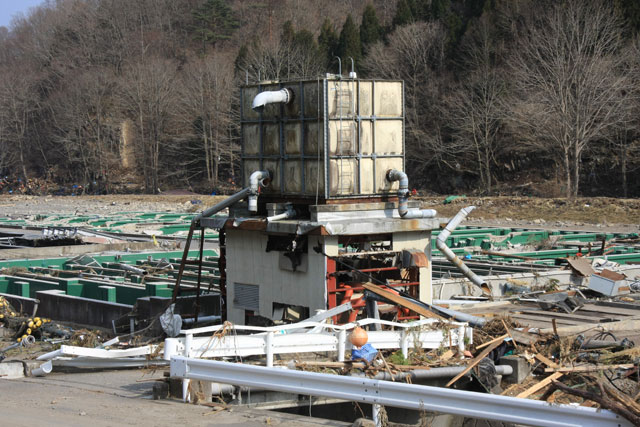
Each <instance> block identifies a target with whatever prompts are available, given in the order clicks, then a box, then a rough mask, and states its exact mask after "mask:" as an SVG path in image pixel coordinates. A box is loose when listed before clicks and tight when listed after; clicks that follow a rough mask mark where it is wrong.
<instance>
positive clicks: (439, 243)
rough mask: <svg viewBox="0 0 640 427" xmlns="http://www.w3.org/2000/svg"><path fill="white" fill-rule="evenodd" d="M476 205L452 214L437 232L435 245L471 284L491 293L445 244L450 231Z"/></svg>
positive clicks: (483, 282) (484, 283)
mask: <svg viewBox="0 0 640 427" xmlns="http://www.w3.org/2000/svg"><path fill="white" fill-rule="evenodd" d="M475 208H476V207H475V206H467V207H466V208H462V209H460V212H458V213H457V214H456V216H454V217H453V218H452V219H451V221H449V223H448V224H447V226H446V227H445V228H444V230H442V231H441V232H440V234H438V238H437V239H436V247H437V248H438V250H439V251H440V252H442V254H443V255H444V256H445V258H447V259H448V260H449V261H450V262H451V263H452V264H453V265H455V266H456V267H458V269H459V270H460V271H462V274H464V275H465V277H467V278H468V279H469V280H471V282H472V283H473V284H475V285H476V286H479V287H480V289H482V292H484V293H488V294H491V290H490V289H489V286H488V285H487V283H486V282H485V281H484V280H482V279H481V278H480V277H479V276H478V275H477V274H475V273H474V272H473V271H471V269H470V268H469V267H467V266H466V265H465V264H464V262H462V260H461V259H460V258H458V256H457V255H456V254H454V253H453V251H452V250H451V249H450V248H449V246H447V244H446V241H447V239H448V238H449V236H450V235H451V232H452V231H453V230H455V229H456V227H457V226H458V225H459V224H460V223H461V222H462V220H464V219H465V218H466V217H467V215H469V214H470V213H471V211H473V210H474V209H475Z"/></svg>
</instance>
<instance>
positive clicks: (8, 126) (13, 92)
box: [0, 70, 40, 179]
mask: <svg viewBox="0 0 640 427" xmlns="http://www.w3.org/2000/svg"><path fill="white" fill-rule="evenodd" d="M1 74H2V75H3V78H2V79H0V109H1V110H3V119H4V120H3V121H4V128H5V132H4V135H5V140H6V141H7V142H8V146H9V149H10V151H13V152H14V153H15V157H16V158H17V159H18V162H19V168H20V172H21V175H22V177H23V178H24V179H27V178H28V177H29V174H28V167H27V166H28V163H29V151H30V148H31V147H30V139H29V132H30V131H31V130H32V127H33V116H34V114H35V113H36V111H37V110H38V109H39V108H40V106H39V103H38V102H39V98H38V94H37V87H36V86H35V84H34V81H33V79H32V76H29V75H27V74H24V73H23V74H20V73H14V72H11V71H10V70H7V72H3V73H1Z"/></svg>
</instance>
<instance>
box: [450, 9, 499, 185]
mask: <svg viewBox="0 0 640 427" xmlns="http://www.w3.org/2000/svg"><path fill="white" fill-rule="evenodd" d="M472 31H473V33H472V36H471V37H470V38H469V39H468V40H466V41H465V45H464V46H465V48H464V54H465V56H464V62H463V69H464V70H467V73H466V74H465V75H464V76H463V78H462V82H461V84H460V85H459V88H458V90H457V91H456V93H455V95H454V96H452V97H451V98H450V103H449V104H450V110H449V111H450V114H451V116H450V125H451V127H452V128H453V131H454V137H455V138H457V139H458V140H459V141H460V142H461V143H462V144H463V145H465V146H467V147H473V158H474V159H475V164H476V171H477V174H478V175H479V176H480V181H481V182H482V186H483V187H484V191H485V192H487V193H490V192H491V188H492V184H493V165H494V164H495V156H496V153H497V151H498V150H499V132H500V129H501V127H502V122H503V117H504V105H503V103H502V98H503V97H504V95H505V90H506V88H505V84H504V79H503V76H501V75H500V73H499V71H498V69H497V68H496V65H495V64H494V58H495V56H496V54H497V52H496V46H495V44H494V43H495V42H494V39H493V34H492V31H493V26H492V23H491V22H490V21H489V19H488V18H487V16H486V15H485V16H483V17H482V18H480V20H479V21H478V22H477V26H476V27H475V28H474V29H473V30H472Z"/></svg>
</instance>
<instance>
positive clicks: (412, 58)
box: [363, 22, 465, 183]
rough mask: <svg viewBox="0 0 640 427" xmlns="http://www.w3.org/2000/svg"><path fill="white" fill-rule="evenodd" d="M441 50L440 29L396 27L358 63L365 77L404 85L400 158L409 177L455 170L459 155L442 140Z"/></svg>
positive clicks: (430, 25) (442, 32)
mask: <svg viewBox="0 0 640 427" xmlns="http://www.w3.org/2000/svg"><path fill="white" fill-rule="evenodd" d="M445 51H446V32H445V29H444V28H443V27H442V26H441V25H440V24H439V23H435V22H433V23H424V22H420V23H415V24H411V25H407V26H404V27H399V28H398V29H397V30H396V31H395V32H394V33H393V34H391V36H390V37H389V43H388V44H387V45H385V44H384V43H382V42H378V43H375V44H373V45H372V46H371V48H370V49H369V52H368V54H367V56H366V58H365V59H364V61H363V66H364V67H365V69H366V71H367V72H368V73H369V74H370V75H372V76H376V77H382V78H389V79H401V80H404V82H405V109H406V111H405V118H406V131H405V136H406V145H405V146H406V158H407V164H408V168H410V169H411V172H412V173H413V175H414V176H424V174H425V173H426V172H427V171H428V170H429V169H432V168H433V167H439V166H440V165H446V166H448V167H450V168H451V169H454V170H455V169H459V168H457V167H456V161H455V156H456V155H457V154H459V153H461V152H463V151H464V150H465V147H464V145H463V144H461V143H460V142H459V141H455V140H451V139H449V138H447V137H446V135H445V133H446V129H445V127H446V117H447V113H446V108H445V104H444V102H443V100H444V99H446V98H447V96H448V95H447V92H448V91H447V84H448V81H447V75H448V73H447V72H446V70H445V69H444V63H445ZM423 183H424V181H423Z"/></svg>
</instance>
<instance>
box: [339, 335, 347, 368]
mask: <svg viewBox="0 0 640 427" xmlns="http://www.w3.org/2000/svg"><path fill="white" fill-rule="evenodd" d="M346 350H347V331H346V329H340V332H338V362H344V353H345V351H346Z"/></svg>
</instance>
